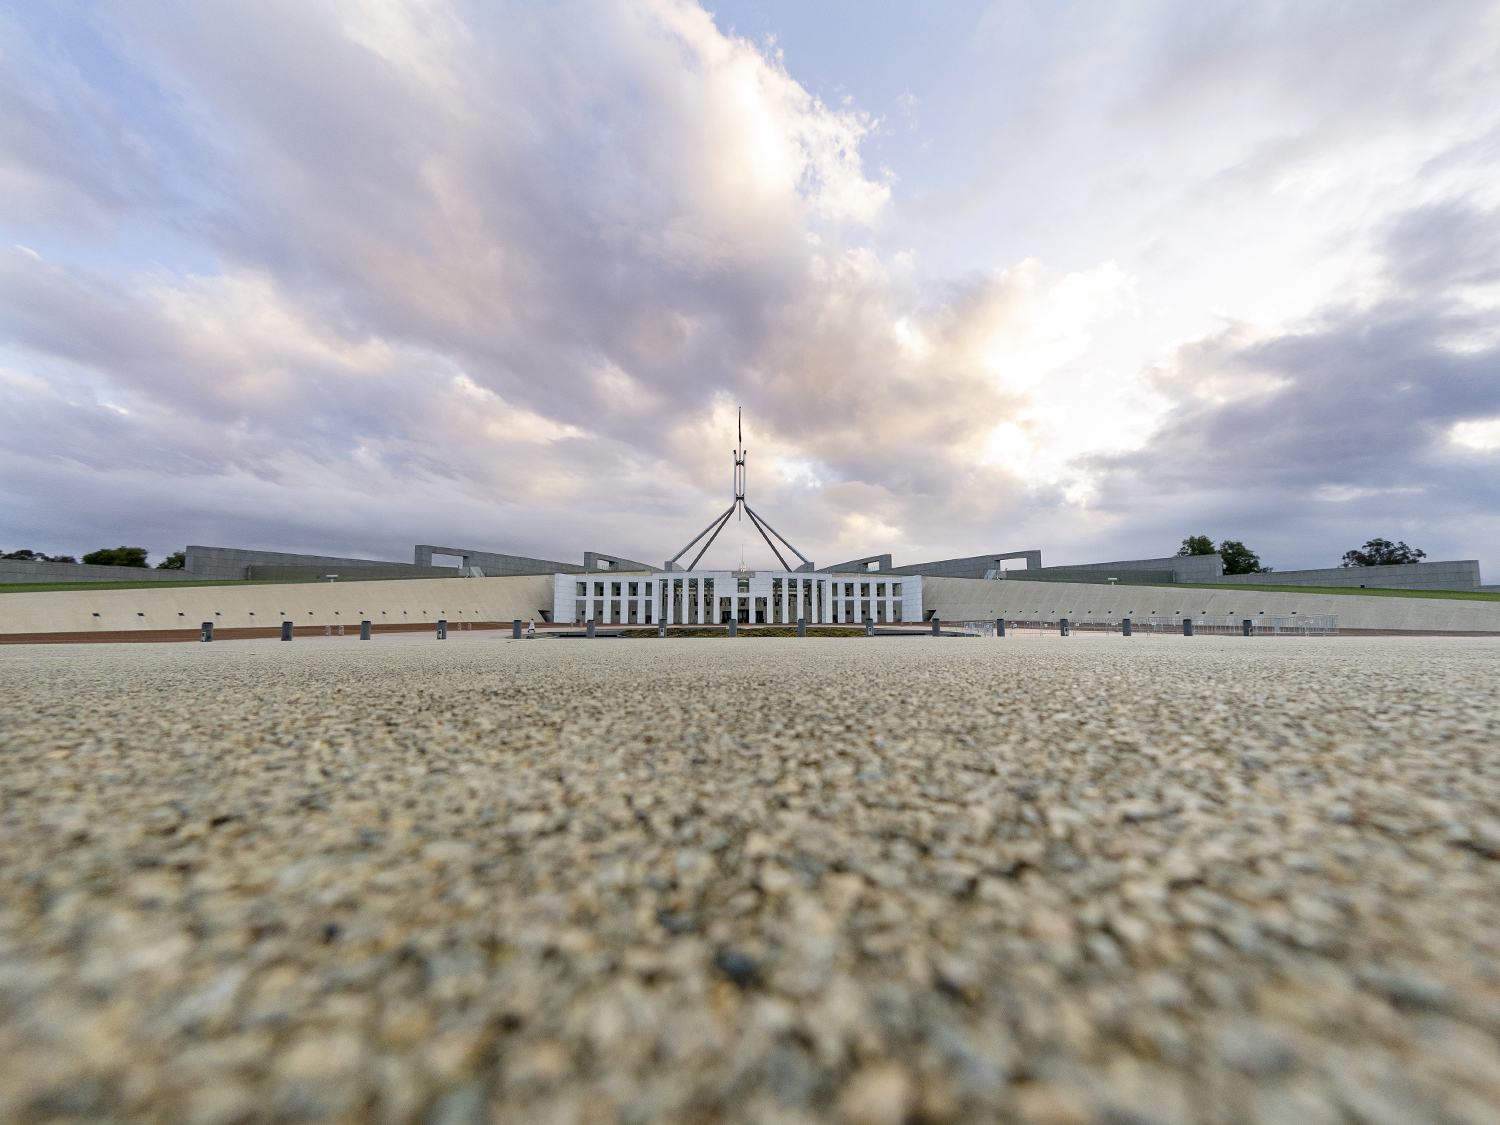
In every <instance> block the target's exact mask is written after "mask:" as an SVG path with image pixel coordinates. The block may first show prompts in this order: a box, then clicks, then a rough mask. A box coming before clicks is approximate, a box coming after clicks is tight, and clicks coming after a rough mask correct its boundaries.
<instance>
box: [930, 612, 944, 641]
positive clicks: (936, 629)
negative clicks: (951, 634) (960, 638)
mask: <svg viewBox="0 0 1500 1125" xmlns="http://www.w3.org/2000/svg"><path fill="white" fill-rule="evenodd" d="M932 635H933V636H934V637H941V636H942V635H943V623H942V622H941V621H939V620H938V619H937V617H936V616H934V617H933V619H932Z"/></svg>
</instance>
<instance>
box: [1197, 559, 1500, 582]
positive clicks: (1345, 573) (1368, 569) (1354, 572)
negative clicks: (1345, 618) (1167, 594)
mask: <svg viewBox="0 0 1500 1125" xmlns="http://www.w3.org/2000/svg"><path fill="white" fill-rule="evenodd" d="M1178 581H1179V582H1182V581H1194V582H1233V583H1235V584H1236V585H1252V586H1368V587H1369V588H1370V589H1372V590H1477V589H1479V588H1480V586H1479V563H1478V561H1477V560H1475V559H1455V560H1451V561H1448V562H1421V563H1405V564H1403V565H1401V566H1349V567H1344V566H1335V567H1328V568H1326V569H1324V570H1283V571H1272V572H1271V573H1270V574H1226V575H1223V576H1222V577H1214V578H1195V579H1191V580H1189V579H1178Z"/></svg>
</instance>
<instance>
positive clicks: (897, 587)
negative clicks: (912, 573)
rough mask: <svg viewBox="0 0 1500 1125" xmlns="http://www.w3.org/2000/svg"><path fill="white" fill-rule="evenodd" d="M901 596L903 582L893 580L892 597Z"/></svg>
mask: <svg viewBox="0 0 1500 1125" xmlns="http://www.w3.org/2000/svg"><path fill="white" fill-rule="evenodd" d="M900 596H901V583H899V582H892V583H891V597H893V598H899V597H900Z"/></svg>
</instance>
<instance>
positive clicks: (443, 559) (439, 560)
mask: <svg viewBox="0 0 1500 1125" xmlns="http://www.w3.org/2000/svg"><path fill="white" fill-rule="evenodd" d="M432 565H433V566H454V567H458V566H463V565H464V557H463V556H462V555H440V554H438V553H437V552H435V551H434V552H433V555H432Z"/></svg>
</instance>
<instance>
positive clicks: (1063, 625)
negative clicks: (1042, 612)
mask: <svg viewBox="0 0 1500 1125" xmlns="http://www.w3.org/2000/svg"><path fill="white" fill-rule="evenodd" d="M1057 635H1058V636H1060V637H1066V636H1067V635H1068V619H1067V618H1066V617H1059V618H1058V619H1057Z"/></svg>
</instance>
